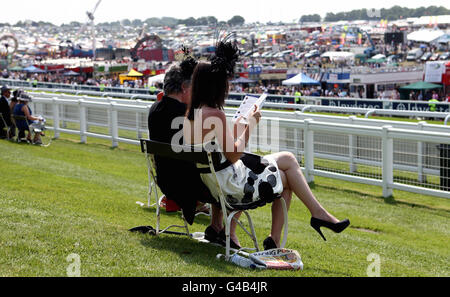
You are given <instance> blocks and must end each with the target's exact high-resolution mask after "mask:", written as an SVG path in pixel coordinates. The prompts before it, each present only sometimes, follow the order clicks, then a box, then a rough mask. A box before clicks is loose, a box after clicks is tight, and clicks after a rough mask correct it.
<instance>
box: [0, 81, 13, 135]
mask: <svg viewBox="0 0 450 297" xmlns="http://www.w3.org/2000/svg"><path fill="white" fill-rule="evenodd" d="M10 95H11V90H10V89H9V88H8V86H3V87H2V96H1V98H0V116H1V117H0V138H9V135H8V134H10V132H9V130H10V129H11V127H12V122H11V111H10V108H9V103H8V99H9V96H10Z"/></svg>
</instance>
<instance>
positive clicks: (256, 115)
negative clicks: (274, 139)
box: [248, 105, 262, 126]
mask: <svg viewBox="0 0 450 297" xmlns="http://www.w3.org/2000/svg"><path fill="white" fill-rule="evenodd" d="M261 116H262V115H261V110H259V109H258V106H257V105H255V109H254V110H253V111H252V112H251V113H250V116H249V118H248V120H249V122H250V123H252V124H253V123H255V124H256V125H255V126H257V125H258V124H259V122H260V121H261Z"/></svg>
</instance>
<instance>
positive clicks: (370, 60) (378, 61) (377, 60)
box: [366, 59, 386, 64]
mask: <svg viewBox="0 0 450 297" xmlns="http://www.w3.org/2000/svg"><path fill="white" fill-rule="evenodd" d="M366 62H367V63H379V64H381V63H384V62H386V59H369V60H367V61H366Z"/></svg>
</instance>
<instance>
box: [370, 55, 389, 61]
mask: <svg viewBox="0 0 450 297" xmlns="http://www.w3.org/2000/svg"><path fill="white" fill-rule="evenodd" d="M372 59H375V60H380V59H386V56H385V55H383V54H378V55H375V56H373V57H372Z"/></svg>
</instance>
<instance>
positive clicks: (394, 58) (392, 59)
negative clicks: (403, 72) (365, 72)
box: [386, 55, 400, 64]
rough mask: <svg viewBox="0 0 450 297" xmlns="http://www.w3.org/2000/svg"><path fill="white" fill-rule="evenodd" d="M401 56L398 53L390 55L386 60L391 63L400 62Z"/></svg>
mask: <svg viewBox="0 0 450 297" xmlns="http://www.w3.org/2000/svg"><path fill="white" fill-rule="evenodd" d="M399 60H400V59H399V57H398V56H397V55H390V56H389V57H387V58H386V62H388V63H389V64H391V63H397V62H399Z"/></svg>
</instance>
